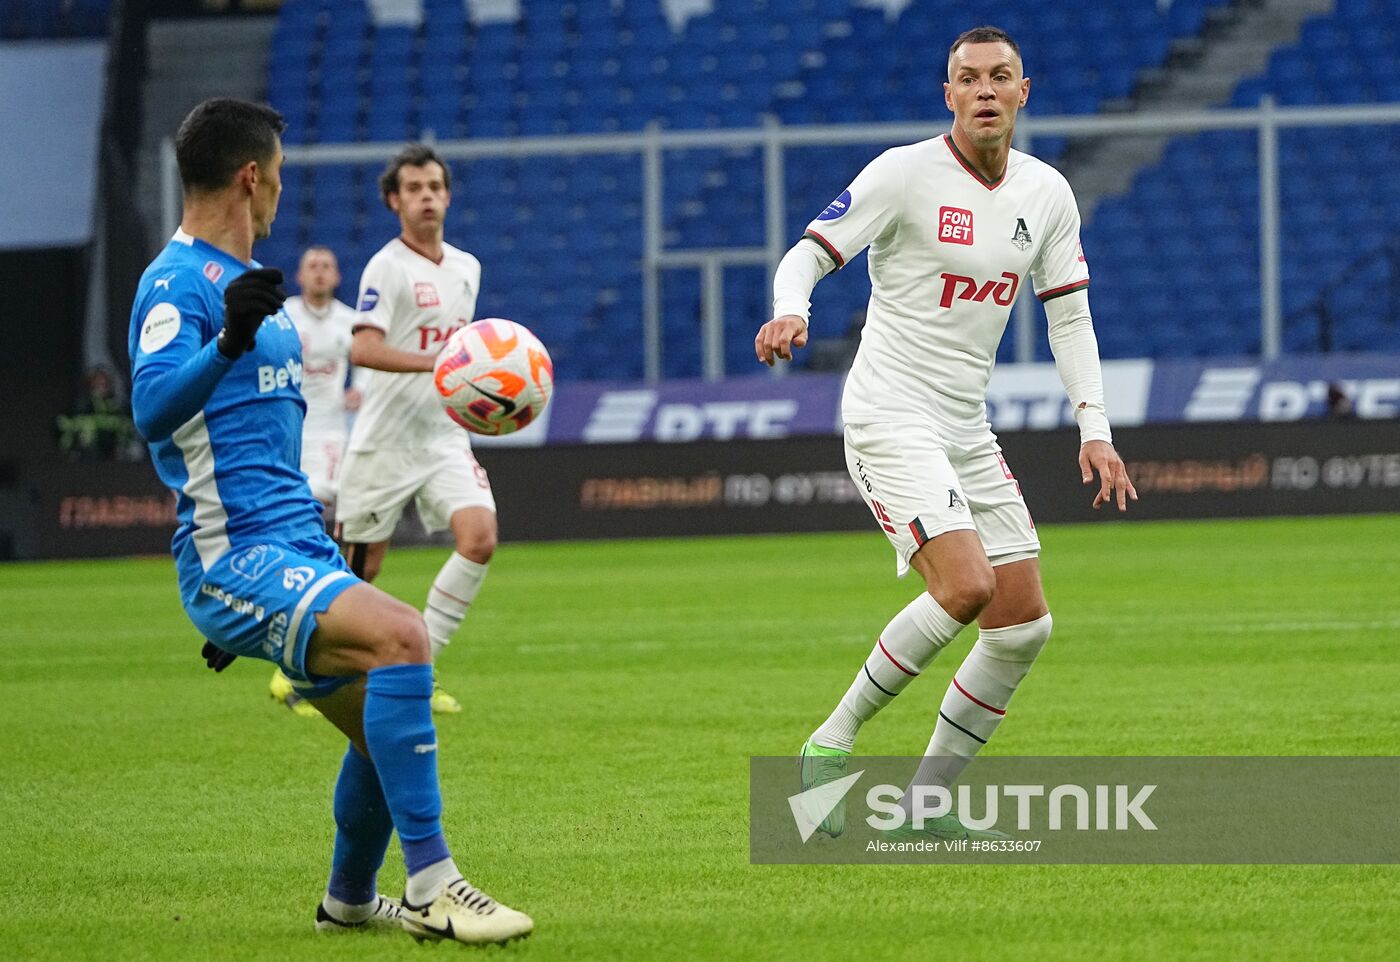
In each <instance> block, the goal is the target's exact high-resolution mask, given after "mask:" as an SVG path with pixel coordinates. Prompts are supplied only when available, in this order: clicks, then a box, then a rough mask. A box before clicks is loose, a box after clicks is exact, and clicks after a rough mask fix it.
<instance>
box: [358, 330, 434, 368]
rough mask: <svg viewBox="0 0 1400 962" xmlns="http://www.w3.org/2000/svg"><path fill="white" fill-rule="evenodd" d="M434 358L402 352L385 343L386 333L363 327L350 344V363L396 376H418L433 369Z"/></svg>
mask: <svg viewBox="0 0 1400 962" xmlns="http://www.w3.org/2000/svg"><path fill="white" fill-rule="evenodd" d="M433 360H434V359H433V358H432V357H430V356H426V355H423V354H412V353H410V352H408V351H400V350H399V349H398V348H396V347H390V346H389V345H388V344H386V343H384V332H383V331H378V330H375V329H374V328H365V327H362V328H360V329H359V330H358V331H356V332H355V339H354V341H352V342H351V343H350V363H351V364H353V365H355V366H356V367H368V368H373V369H374V370H376V371H389V372H391V373H394V374H417V373H421V372H423V371H431V370H432V369H433Z"/></svg>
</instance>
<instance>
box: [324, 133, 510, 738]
mask: <svg viewBox="0 0 1400 962" xmlns="http://www.w3.org/2000/svg"><path fill="white" fill-rule="evenodd" d="M379 186H380V192H381V194H382V195H383V197H384V203H385V204H386V205H387V206H388V207H389V209H390V210H392V211H393V212H394V213H395V214H397V215H398V217H399V222H400V225H401V227H402V232H401V233H400V234H399V236H398V237H396V238H394V239H393V240H391V241H390V242H389V243H387V244H385V245H384V246H383V247H382V248H380V250H379V252H378V253H376V254H375V255H374V256H373V257H372V258H370V261H369V263H368V264H366V265H365V270H364V274H363V276H362V277H361V280H360V299H359V316H358V318H357V319H356V321H355V337H354V343H353V345H352V347H351V350H350V360H351V362H352V363H354V364H355V365H356V367H365V368H369V369H370V371H369V374H368V376H367V377H366V379H365V400H364V404H363V405H362V407H361V409H360V413H359V415H358V417H356V419H355V426H354V428H353V429H352V431H351V433H350V444H349V449H348V451H347V453H346V457H345V466H344V469H343V471H342V473H341V484H340V502H339V505H338V508H337V515H338V518H339V524H340V537H341V541H342V542H343V543H344V544H345V550H346V557H347V560H348V561H349V562H350V567H351V570H353V571H354V572H355V573H356V574H357V575H359V576H360V577H362V578H364V579H365V580H366V581H373V580H374V578H375V577H376V576H377V575H378V574H379V570H380V567H381V565H382V564H383V561H384V553H385V551H386V550H387V549H388V547H389V537H390V535H392V534H393V532H394V527H395V525H397V524H398V521H399V518H400V516H401V515H402V514H403V510H404V508H405V507H406V506H407V505H408V502H409V501H410V500H413V501H415V503H416V505H417V508H418V515H419V517H420V518H421V519H422V522H423V526H424V528H425V529H426V530H427V531H428V532H429V533H432V532H434V531H441V530H443V529H444V528H450V529H451V531H452V535H453V538H454V540H455V542H456V544H455V548H456V550H455V551H454V552H453V553H452V554H451V555H450V556H449V557H448V559H447V562H446V564H444V565H443V566H442V570H440V571H439V572H438V574H437V577H436V578H434V579H433V584H432V587H431V588H430V589H429V590H428V597H427V600H426V602H425V603H424V608H423V618H424V620H425V621H426V622H427V625H428V637H429V640H430V641H431V642H432V649H433V658H434V660H436V659H437V656H438V654H439V653H440V652H441V651H442V649H443V648H444V647H445V646H446V645H447V643H448V642H449V641H451V639H452V635H453V633H454V632H455V631H456V630H457V628H458V627H459V626H460V625H461V623H462V619H463V618H464V617H466V613H467V609H468V608H470V607H471V603H472V601H473V600H474V599H475V598H476V595H477V592H478V591H479V590H480V588H481V582H482V580H483V579H484V578H485V577H486V569H487V565H488V564H490V561H491V556H492V554H494V553H495V550H496V502H495V498H494V497H493V496H492V494H491V483H490V481H489V480H488V479H487V477H486V472H485V470H483V469H482V467H481V466H480V465H479V464H477V462H476V458H475V457H473V455H472V451H471V441H470V440H469V437H470V436H469V435H468V434H467V433H466V432H465V431H464V430H462V428H460V427H458V426H457V425H456V424H455V423H454V422H453V421H452V420H450V419H449V418H448V417H447V414H446V413H445V412H444V411H443V407H442V400H441V398H440V397H439V395H438V393H437V389H436V388H435V387H434V385H433V375H432V370H433V361H434V360H435V359H436V357H437V354H438V351H439V350H441V348H442V345H443V342H444V341H446V340H447V338H448V337H449V336H450V335H451V334H452V332H453V331H455V330H457V329H458V328H460V327H465V326H466V325H467V324H470V323H471V321H472V318H473V316H474V314H475V312H476V297H477V292H478V291H479V290H480V288H481V264H480V263H479V262H478V261H477V259H476V258H475V257H473V256H472V255H471V254H468V253H467V252H466V251H462V250H458V249H457V248H455V247H453V246H451V245H450V244H447V243H445V242H444V241H443V220H444V217H445V215H446V213H447V208H448V205H449V204H450V203H451V199H452V195H451V173H450V172H449V171H448V169H447V165H446V164H444V163H443V162H442V161H441V159H439V158H438V156H437V155H436V154H435V153H433V151H432V150H430V149H429V148H427V147H424V146H421V145H418V144H412V145H410V146H408V147H406V148H404V149H403V150H402V151H400V152H399V153H398V154H397V155H395V157H394V158H393V159H392V160H391V161H390V162H389V166H388V167H387V169H386V170H385V172H384V175H383V176H382V177H381V178H380V183H379ZM433 710H434V711H435V712H460V711H461V710H462V706H461V704H460V703H459V702H458V701H457V699H455V698H453V697H452V696H451V695H450V694H448V693H447V692H446V691H444V690H443V688H442V686H441V685H438V684H436V683H435V685H434V690H433Z"/></svg>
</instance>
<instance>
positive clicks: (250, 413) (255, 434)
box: [128, 231, 334, 605]
mask: <svg viewBox="0 0 1400 962" xmlns="http://www.w3.org/2000/svg"><path fill="white" fill-rule="evenodd" d="M250 266H252V267H256V266H258V265H256V264H253V265H245V264H243V263H242V262H240V261H239V260H238V259H237V258H235V257H233V256H232V255H230V254H227V253H225V252H224V251H221V250H219V249H218V248H216V247H213V246H212V245H210V244H207V243H205V242H204V241H202V240H198V239H195V238H192V237H190V236H189V235H188V234H186V233H184V232H183V231H181V232H179V233H177V234H176V235H175V237H174V238H173V239H172V240H171V241H170V243H169V244H167V245H166V247H165V250H163V251H162V252H161V253H160V255H159V256H158V257H157V258H156V259H155V260H154V261H153V262H152V263H151V265H150V267H148V268H147V269H146V272H145V273H144V274H143V275H142V276H141V282H140V284H139V286H138V287H137V292H136V303H135V305H134V307H133V309H132V313H131V332H130V336H129V339H128V347H129V349H130V352H131V371H132V398H131V401H132V405H131V406H132V412H133V415H134V417H135V420H136V426H137V428H138V429H139V430H140V432H141V434H142V436H143V437H145V438H146V440H147V442H148V443H149V445H150V450H151V458H152V460H153V461H154V462H155V467H156V472H157V473H158V474H159V475H160V478H161V480H162V481H164V482H165V484H166V485H167V486H168V487H170V489H171V490H172V491H174V492H175V493H176V496H177V501H178V504H177V514H178V516H179V528H178V529H177V530H176V532H175V537H174V540H173V542H172V544H171V551H172V553H173V554H174V556H175V564H176V568H177V569H178V572H179V579H180V596H181V598H182V599H183V600H184V601H185V602H186V603H187V605H188V603H189V602H190V601H191V600H192V599H193V598H194V597H195V595H196V594H197V593H198V592H199V590H200V585H201V583H202V582H203V580H204V577H205V573H206V572H208V571H209V570H210V569H211V568H212V567H213V566H214V564H215V563H216V562H217V561H218V560H219V559H220V558H221V557H223V556H224V555H226V554H228V553H229V552H230V551H231V550H232V549H235V548H239V547H248V546H251V545H255V544H266V543H280V544H285V545H315V546H317V548H318V549H324V548H325V547H326V546H328V545H329V546H331V553H332V554H334V543H333V542H331V541H330V539H329V537H327V535H326V533H325V528H324V525H323V522H322V520H321V507H320V504H319V502H317V500H316V499H315V498H314V497H313V496H312V494H311V489H310V487H309V486H308V484H307V481H306V476H305V475H304V474H302V472H301V468H300V464H301V428H302V420H303V418H304V416H305V412H306V403H305V401H303V400H302V396H301V378H302V361H301V341H300V339H299V338H298V336H297V332H296V329H295V327H294V326H293V325H292V321H291V319H290V318H288V317H287V315H286V313H285V312H283V311H278V312H277V313H276V314H274V315H272V316H270V317H268V318H267V319H266V320H265V321H264V322H263V324H262V326H261V327H260V328H259V329H258V332H257V336H256V345H255V346H254V348H253V349H252V350H250V351H248V352H247V353H246V354H244V355H243V356H242V357H240V358H238V359H237V360H235V361H230V360H229V359H228V358H226V357H224V355H222V354H220V353H219V351H218V348H217V345H216V338H217V336H218V333H219V331H220V329H221V328H222V327H223V315H224V304H223V297H224V288H225V287H227V286H228V284H229V282H230V281H232V280H233V279H234V278H236V277H238V276H239V275H240V274H242V273H243V272H244V271H246V270H249V269H250Z"/></svg>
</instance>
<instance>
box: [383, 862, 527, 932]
mask: <svg viewBox="0 0 1400 962" xmlns="http://www.w3.org/2000/svg"><path fill="white" fill-rule="evenodd" d="M402 912H403V915H402V919H403V928H404V931H405V932H407V933H408V934H409V935H411V936H413V937H414V938H415V939H417V940H418V941H420V942H422V941H425V940H427V939H452V940H455V941H457V942H465V943H467V944H468V945H479V944H482V943H485V942H500V943H505V942H510V941H511V940H513V939H523V938H525V937H526V936H527V935H529V934H530V933H531V932H532V931H533V930H534V928H535V923H534V921H533V920H532V919H531V918H530V916H528V915H526V914H525V913H524V912H517V911H516V910H515V909H513V908H510V907H509V906H506V905H502V904H501V903H500V902H497V901H496V900H495V899H493V898H492V897H491V896H489V895H487V894H486V893H485V892H483V891H481V889H479V888H477V887H476V886H474V885H472V884H471V883H470V882H468V881H467V880H466V879H464V878H459V879H457V880H456V881H455V882H448V883H447V888H445V889H443V892H442V894H441V895H439V896H438V897H437V898H436V899H434V900H433V901H431V902H429V903H428V904H427V905H424V906H422V907H420V908H415V907H414V906H412V905H410V904H408V901H407V900H406V899H405V900H404V903H403V908H402Z"/></svg>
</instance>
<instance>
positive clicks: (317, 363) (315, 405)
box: [285, 296, 355, 443]
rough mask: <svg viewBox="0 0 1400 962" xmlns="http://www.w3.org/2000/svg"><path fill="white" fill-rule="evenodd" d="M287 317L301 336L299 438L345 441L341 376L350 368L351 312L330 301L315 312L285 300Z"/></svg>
mask: <svg viewBox="0 0 1400 962" xmlns="http://www.w3.org/2000/svg"><path fill="white" fill-rule="evenodd" d="M285 307H286V310H287V314H288V315H290V317H291V319H292V323H294V324H295V325H296V327H297V333H298V334H299V335H300V336H301V364H302V381H301V393H302V396H303V397H305V398H306V423H305V424H304V425H303V427H302V437H303V438H308V439H312V438H314V439H334V438H340V439H341V441H342V443H343V442H344V440H345V377H346V372H347V371H348V370H349V368H350V340H351V338H352V337H353V336H354V335H353V334H352V333H351V331H352V329H353V328H354V326H355V311H354V309H353V308H351V307H350V305H349V304H343V303H341V302H340V301H338V300H335V299H334V298H332V299H331V302H330V303H329V304H327V305H326V306H325V307H323V308H320V309H319V310H318V309H316V308H313V307H312V306H311V305H310V304H308V303H306V301H305V300H304V299H303V298H302V297H300V296H297V297H289V298H287V303H286V305H285Z"/></svg>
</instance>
